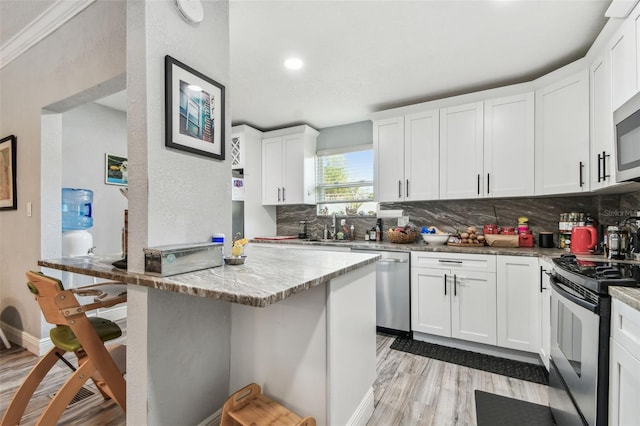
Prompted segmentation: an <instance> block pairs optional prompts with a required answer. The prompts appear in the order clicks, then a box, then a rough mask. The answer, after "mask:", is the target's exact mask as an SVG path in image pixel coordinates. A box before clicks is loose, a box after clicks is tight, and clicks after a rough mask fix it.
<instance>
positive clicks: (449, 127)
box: [440, 102, 484, 200]
mask: <svg viewBox="0 0 640 426" xmlns="http://www.w3.org/2000/svg"><path fill="white" fill-rule="evenodd" d="M482 111H483V103H482V102H476V103H472V104H467V105H461V106H457V107H452V108H443V109H441V110H440V197H441V198H443V199H445V200H450V199H455V198H478V197H480V195H481V194H482V191H483V190H484V186H483V179H482V173H483V172H482V162H483V159H482V155H483V153H482V138H483V120H482V117H483V112H482Z"/></svg>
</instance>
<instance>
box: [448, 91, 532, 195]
mask: <svg viewBox="0 0 640 426" xmlns="http://www.w3.org/2000/svg"><path fill="white" fill-rule="evenodd" d="M534 122H535V120H534V94H533V92H528V93H524V94H519V95H514V96H508V97H502V98H496V99H489V100H486V101H484V102H474V103H470V104H466V105H461V106H456V107H452V108H443V109H442V110H441V112H440V167H441V169H440V196H441V198H443V199H454V198H482V197H514V196H526V195H533V191H534V168H533V159H534Z"/></svg>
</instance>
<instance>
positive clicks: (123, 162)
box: [104, 154, 129, 186]
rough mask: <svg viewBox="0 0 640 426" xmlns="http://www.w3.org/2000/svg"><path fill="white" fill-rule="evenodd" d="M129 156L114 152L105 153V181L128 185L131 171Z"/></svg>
mask: <svg viewBox="0 0 640 426" xmlns="http://www.w3.org/2000/svg"><path fill="white" fill-rule="evenodd" d="M127 166H128V162H127V157H120V156H118V155H113V154H105V155H104V183H106V184H108V185H120V186H127V185H128V184H129V172H128V171H127Z"/></svg>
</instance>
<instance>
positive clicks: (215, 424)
mask: <svg viewBox="0 0 640 426" xmlns="http://www.w3.org/2000/svg"><path fill="white" fill-rule="evenodd" d="M220 416H222V408H220V409H219V410H218V411H216V412H215V413H213V414H212V415H210V416H209V417H207V418H206V419H204V420H203V421H201V422H200V423H198V426H219V425H220Z"/></svg>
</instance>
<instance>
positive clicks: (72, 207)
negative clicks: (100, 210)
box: [62, 188, 93, 231]
mask: <svg viewBox="0 0 640 426" xmlns="http://www.w3.org/2000/svg"><path fill="white" fill-rule="evenodd" d="M92 203H93V191H91V190H88V189H77V188H62V230H63V231H77V230H82V229H89V228H91V227H92V226H93V217H91V204H92Z"/></svg>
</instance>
